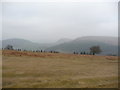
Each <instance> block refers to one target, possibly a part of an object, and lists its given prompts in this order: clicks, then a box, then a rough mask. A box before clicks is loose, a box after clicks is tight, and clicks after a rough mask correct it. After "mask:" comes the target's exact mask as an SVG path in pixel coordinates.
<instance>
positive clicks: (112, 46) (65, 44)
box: [2, 36, 118, 55]
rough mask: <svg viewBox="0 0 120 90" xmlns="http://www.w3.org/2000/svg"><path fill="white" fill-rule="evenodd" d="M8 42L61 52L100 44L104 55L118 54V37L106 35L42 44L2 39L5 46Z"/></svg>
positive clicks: (22, 46)
mask: <svg viewBox="0 0 120 90" xmlns="http://www.w3.org/2000/svg"><path fill="white" fill-rule="evenodd" d="M8 44H10V45H13V47H14V48H15V49H17V48H21V49H26V50H37V49H39V50H40V49H42V50H45V51H51V50H56V51H59V52H61V53H73V52H74V51H76V52H79V53H80V52H81V51H86V52H89V48H90V47H91V46H94V45H99V46H100V47H101V49H102V53H101V54H102V55H108V54H113V55H117V54H118V38H117V37H106V36H88V37H79V38H76V39H74V40H71V39H60V40H58V41H57V42H55V43H51V44H41V43H39V42H38V43H34V42H31V41H29V40H24V39H16V38H14V39H7V40H3V41H2V47H3V48H5V47H6V46H7V45H8Z"/></svg>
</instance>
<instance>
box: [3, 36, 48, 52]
mask: <svg viewBox="0 0 120 90" xmlns="http://www.w3.org/2000/svg"><path fill="white" fill-rule="evenodd" d="M7 45H13V47H14V48H15V49H17V48H21V49H26V50H36V49H45V48H47V45H44V44H38V43H33V42H31V41H29V40H24V39H16V38H15V39H7V40H3V41H2V47H3V48H5V47H6V46H7Z"/></svg>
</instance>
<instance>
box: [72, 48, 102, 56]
mask: <svg viewBox="0 0 120 90" xmlns="http://www.w3.org/2000/svg"><path fill="white" fill-rule="evenodd" d="M101 52H102V50H101V48H100V46H92V47H90V52H86V51H81V52H80V54H82V55H95V54H99V53H101ZM73 54H79V53H78V52H73Z"/></svg>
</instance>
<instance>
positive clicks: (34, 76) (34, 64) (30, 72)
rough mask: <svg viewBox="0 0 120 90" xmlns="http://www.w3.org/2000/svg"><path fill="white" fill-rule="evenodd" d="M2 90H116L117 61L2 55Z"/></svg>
mask: <svg viewBox="0 0 120 90" xmlns="http://www.w3.org/2000/svg"><path fill="white" fill-rule="evenodd" d="M2 70H3V73H2V87H3V88H117V87H118V58H117V57H116V56H93V55H78V54H77V55H76V54H62V53H47V52H42V53H41V52H28V51H14V50H3V51H2Z"/></svg>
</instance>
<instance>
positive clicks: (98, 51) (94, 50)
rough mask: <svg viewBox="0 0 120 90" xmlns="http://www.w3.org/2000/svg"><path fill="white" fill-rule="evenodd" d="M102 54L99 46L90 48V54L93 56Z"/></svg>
mask: <svg viewBox="0 0 120 90" xmlns="http://www.w3.org/2000/svg"><path fill="white" fill-rule="evenodd" d="M100 52H101V49H100V47H99V46H92V47H90V53H92V54H93V55H95V54H99V53H100Z"/></svg>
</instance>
